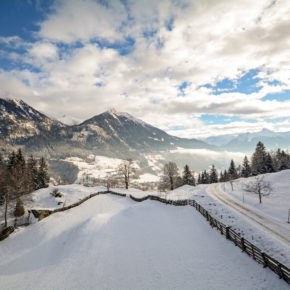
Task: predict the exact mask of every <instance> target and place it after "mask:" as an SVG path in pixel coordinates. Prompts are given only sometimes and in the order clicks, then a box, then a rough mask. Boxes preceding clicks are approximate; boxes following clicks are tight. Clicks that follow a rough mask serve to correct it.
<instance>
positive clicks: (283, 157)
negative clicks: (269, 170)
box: [274, 148, 289, 170]
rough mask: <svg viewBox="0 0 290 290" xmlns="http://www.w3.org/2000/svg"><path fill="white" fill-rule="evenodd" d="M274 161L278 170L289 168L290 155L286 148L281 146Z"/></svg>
mask: <svg viewBox="0 0 290 290" xmlns="http://www.w3.org/2000/svg"><path fill="white" fill-rule="evenodd" d="M274 163H275V168H276V170H284V169H287V168H289V155H288V154H287V153H286V152H285V151H284V150H281V149H280V148H279V149H278V150H277V151H276V154H275V161H274Z"/></svg>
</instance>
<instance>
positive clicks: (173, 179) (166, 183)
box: [160, 162, 182, 190]
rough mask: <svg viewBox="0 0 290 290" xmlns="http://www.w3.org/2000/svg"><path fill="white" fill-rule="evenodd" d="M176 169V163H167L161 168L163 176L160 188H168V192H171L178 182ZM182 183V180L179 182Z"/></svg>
mask: <svg viewBox="0 0 290 290" xmlns="http://www.w3.org/2000/svg"><path fill="white" fill-rule="evenodd" d="M178 177H179V175H178V168H177V165H176V163H174V162H168V163H166V164H165V165H164V167H163V176H162V177H161V182H160V184H161V185H162V186H160V188H161V187H162V188H164V187H165V188H166V187H169V188H170V190H173V189H174V187H175V186H176V183H177V181H178V180H179V178H178ZM181 182H182V180H181Z"/></svg>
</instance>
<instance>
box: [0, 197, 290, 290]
mask: <svg viewBox="0 0 290 290" xmlns="http://www.w3.org/2000/svg"><path fill="white" fill-rule="evenodd" d="M0 248H1V250H0V289H52V288H58V289H289V285H287V284H286V283H285V282H284V281H283V280H280V279H279V278H278V276H276V275H275V274H274V273H272V272H271V271H270V270H269V269H267V268H265V269H264V268H263V267H261V265H259V264H257V263H256V262H255V261H253V260H252V259H250V258H249V257H248V256H247V255H245V254H243V253H241V251H240V250H239V249H237V248H236V247H235V246H234V245H233V244H231V243H229V242H228V241H227V240H226V239H224V237H223V236H221V235H220V234H219V232H218V231H215V230H212V228H211V227H210V226H209V225H208V223H207V222H206V220H205V219H204V218H203V217H202V216H201V215H200V214H199V213H198V212H197V211H195V210H194V209H193V208H192V207H174V206H167V205H164V204H161V203H158V202H154V201H145V202H142V203H136V202H134V201H132V200H130V199H128V198H124V197H117V196H112V195H105V196H104V195H102V196H97V197H94V198H92V199H90V200H89V201H88V202H85V203H83V204H81V205H80V206H78V207H76V208H73V209H71V210H68V211H65V212H61V213H56V214H54V215H52V216H50V217H48V218H46V219H44V220H42V221H41V222H39V223H36V224H33V225H31V226H30V227H27V228H20V229H18V230H17V232H16V233H14V234H12V235H11V236H10V237H9V238H8V239H6V240H4V241H3V242H1V244H0Z"/></svg>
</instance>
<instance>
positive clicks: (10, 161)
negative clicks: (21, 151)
mask: <svg viewBox="0 0 290 290" xmlns="http://www.w3.org/2000/svg"><path fill="white" fill-rule="evenodd" d="M15 165H16V153H15V151H12V152H11V154H9V157H8V163H7V167H8V169H9V170H11V169H12V168H14V167H15Z"/></svg>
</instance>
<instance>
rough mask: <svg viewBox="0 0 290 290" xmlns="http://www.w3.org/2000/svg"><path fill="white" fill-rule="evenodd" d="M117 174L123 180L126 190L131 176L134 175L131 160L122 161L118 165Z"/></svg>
mask: <svg viewBox="0 0 290 290" xmlns="http://www.w3.org/2000/svg"><path fill="white" fill-rule="evenodd" d="M118 172H119V176H120V177H121V178H122V179H123V181H124V183H125V188H126V189H128V188H129V184H130V178H131V175H132V174H133V173H134V168H133V161H132V159H127V160H124V161H123V162H122V163H121V164H120V165H119V170H118Z"/></svg>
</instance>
